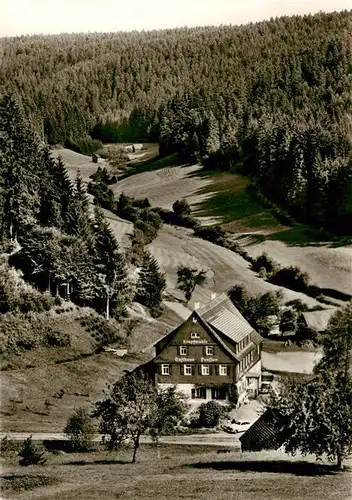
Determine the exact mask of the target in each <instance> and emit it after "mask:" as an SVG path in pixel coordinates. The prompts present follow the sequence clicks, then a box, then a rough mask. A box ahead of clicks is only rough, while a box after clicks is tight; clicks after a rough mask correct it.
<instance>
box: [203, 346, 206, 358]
mask: <svg viewBox="0 0 352 500" xmlns="http://www.w3.org/2000/svg"><path fill="white" fill-rule="evenodd" d="M206 354H207V346H206V345H205V346H203V355H204V356H206Z"/></svg>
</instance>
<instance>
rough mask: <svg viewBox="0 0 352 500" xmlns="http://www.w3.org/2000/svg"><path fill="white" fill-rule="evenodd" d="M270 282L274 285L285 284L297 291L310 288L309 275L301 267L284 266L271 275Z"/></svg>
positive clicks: (304, 290) (305, 290)
mask: <svg viewBox="0 0 352 500" xmlns="http://www.w3.org/2000/svg"><path fill="white" fill-rule="evenodd" d="M270 282H271V283H273V284H274V285H279V286H284V287H286V288H290V289H291V290H296V291H297V292H303V293H304V292H307V290H309V276H308V274H307V273H305V272H303V271H302V270H301V269H299V267H294V266H290V267H284V268H283V269H280V270H279V271H277V272H276V273H275V274H274V275H272V276H271V278H270Z"/></svg>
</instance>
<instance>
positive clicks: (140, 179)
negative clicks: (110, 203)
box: [112, 165, 212, 210]
mask: <svg viewBox="0 0 352 500" xmlns="http://www.w3.org/2000/svg"><path fill="white" fill-rule="evenodd" d="M200 170H201V167H200V166H199V165H192V166H180V165H178V166H172V167H164V168H161V169H159V170H149V171H145V172H142V173H138V174H136V175H133V176H132V175H131V176H129V177H126V178H125V179H123V180H121V181H119V182H118V183H117V184H115V185H114V186H113V187H112V189H113V191H114V192H115V194H117V195H118V194H119V193H120V192H121V191H123V192H124V193H125V194H126V195H127V196H133V197H134V198H146V197H147V198H148V199H149V201H150V203H151V205H152V206H159V207H162V208H166V209H169V210H170V209H171V208H172V204H173V203H174V202H175V201H176V200H179V199H181V198H186V199H187V200H188V202H189V203H191V204H192V203H198V202H200V201H202V200H203V199H204V195H202V194H199V195H198V194H196V192H197V191H199V190H200V189H201V188H202V187H204V186H208V185H211V183H212V181H211V180H210V179H205V178H201V177H200V176H197V175H193V174H197V173H198V172H199V171H200Z"/></svg>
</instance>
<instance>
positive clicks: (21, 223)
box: [0, 96, 165, 318]
mask: <svg viewBox="0 0 352 500" xmlns="http://www.w3.org/2000/svg"><path fill="white" fill-rule="evenodd" d="M0 114H1V116H2V118H3V119H2V121H1V124H0V151H1V153H0V244H1V252H2V253H3V254H4V262H3V263H2V265H1V266H0V284H1V286H0V295H1V312H3V313H5V312H8V311H21V312H26V311H28V310H33V311H39V312H40V311H42V310H47V309H48V308H50V307H51V306H52V305H53V301H52V300H51V299H50V297H55V296H61V297H64V298H67V299H70V300H72V301H73V302H75V303H76V304H77V305H80V306H90V307H93V308H94V309H95V310H96V311H98V312H99V313H102V314H105V316H106V317H107V318H109V317H110V315H112V316H114V317H117V318H119V317H121V316H124V315H126V307H127V306H128V305H129V304H130V303H131V301H132V300H133V298H137V300H138V297H143V301H144V302H143V303H145V305H146V306H147V307H150V309H151V310H152V311H153V312H155V313H156V314H159V313H160V304H161V298H162V297H161V295H162V292H163V290H164V288H165V280H164V278H163V274H162V273H161V272H160V269H159V267H158V263H157V262H156V261H155V259H153V258H152V257H151V256H150V255H149V254H147V251H146V250H144V254H145V255H144V261H143V266H142V272H141V275H140V277H139V280H138V282H137V287H135V286H133V283H132V280H131V278H130V276H129V267H128V262H127V259H126V257H125V255H124V254H123V252H122V251H121V249H120V246H119V243H118V241H117V240H116V237H115V235H114V233H113V232H112V230H111V227H110V225H109V224H108V222H107V220H106V219H105V217H104V215H103V213H102V211H101V209H99V208H98V207H95V209H94V210H93V207H91V205H90V203H89V199H88V197H87V194H86V191H85V188H84V186H83V183H82V177H81V175H80V174H79V173H78V174H77V176H76V179H75V182H72V181H71V180H70V178H69V176H68V173H67V171H66V168H65V165H64V164H63V162H62V160H61V159H60V158H59V159H57V160H56V159H54V158H53V156H52V155H51V153H50V151H49V149H48V147H47V146H46V145H44V144H43V143H42V142H41V141H40V140H39V138H38V136H37V134H36V133H35V132H34V131H33V130H32V128H31V125H30V124H29V122H28V121H27V120H26V118H25V116H24V111H23V109H22V108H21V106H20V105H19V103H18V102H17V101H16V99H14V98H13V97H12V96H5V97H4V98H3V99H2V100H1V102H0ZM10 266H12V267H15V268H16V269H17V270H20V271H21V273H22V277H21V278H20V277H19V276H18V274H16V273H14V271H13V269H11V267H10ZM23 280H25V281H27V282H29V283H31V284H32V285H34V287H35V288H32V287H29V288H26V286H25V284H24V281H23ZM153 280H154V281H153ZM153 285H155V287H156V290H154V292H153V291H152V290H151V289H152V288H153ZM36 290H37V291H36ZM40 292H42V293H40Z"/></svg>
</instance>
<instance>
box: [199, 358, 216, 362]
mask: <svg viewBox="0 0 352 500" xmlns="http://www.w3.org/2000/svg"><path fill="white" fill-rule="evenodd" d="M200 362H201V363H217V362H218V358H200Z"/></svg>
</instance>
